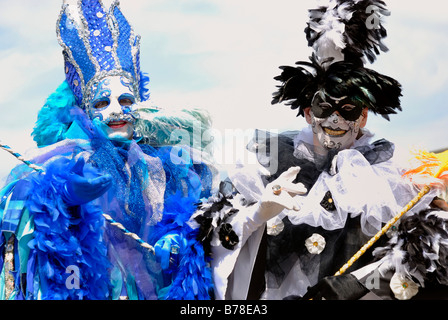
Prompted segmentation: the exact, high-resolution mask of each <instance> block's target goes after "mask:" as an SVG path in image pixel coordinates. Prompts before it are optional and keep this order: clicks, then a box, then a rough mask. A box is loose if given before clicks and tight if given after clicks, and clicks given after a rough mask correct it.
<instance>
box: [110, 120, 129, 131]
mask: <svg viewBox="0 0 448 320" xmlns="http://www.w3.org/2000/svg"><path fill="white" fill-rule="evenodd" d="M127 123H128V122H127V121H112V122H109V124H108V126H109V127H110V128H112V129H119V128H123V127H124V126H125V125H126V124H127Z"/></svg>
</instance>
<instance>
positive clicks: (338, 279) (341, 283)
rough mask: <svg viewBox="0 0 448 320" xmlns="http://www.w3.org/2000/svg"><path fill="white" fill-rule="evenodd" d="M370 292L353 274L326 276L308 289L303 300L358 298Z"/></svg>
mask: <svg viewBox="0 0 448 320" xmlns="http://www.w3.org/2000/svg"><path fill="white" fill-rule="evenodd" d="M368 292H369V290H367V288H366V287H364V286H363V285H362V284H361V283H360V282H359V281H358V279H356V277H355V276H354V275H352V274H343V275H340V276H330V277H325V278H323V279H322V280H320V281H319V282H318V283H317V284H316V285H315V286H313V287H311V288H309V289H308V292H307V293H306V294H305V295H304V296H303V298H302V299H303V300H310V299H313V300H322V298H324V299H326V300H358V299H360V298H362V297H363V296H364V295H366V294H367V293H368Z"/></svg>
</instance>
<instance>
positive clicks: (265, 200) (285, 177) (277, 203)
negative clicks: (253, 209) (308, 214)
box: [258, 167, 308, 222]
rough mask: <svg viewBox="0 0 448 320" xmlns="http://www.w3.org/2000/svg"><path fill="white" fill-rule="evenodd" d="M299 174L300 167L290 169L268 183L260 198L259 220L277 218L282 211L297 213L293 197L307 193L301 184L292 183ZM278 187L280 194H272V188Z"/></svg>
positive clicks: (297, 208)
mask: <svg viewBox="0 0 448 320" xmlns="http://www.w3.org/2000/svg"><path fill="white" fill-rule="evenodd" d="M299 172H300V167H291V168H289V169H288V170H287V171H285V172H283V173H282V174H281V175H280V176H279V177H278V178H277V179H276V180H274V181H273V182H271V183H269V184H268V185H267V186H266V188H265V190H264V192H263V195H262V197H261V203H260V209H259V213H258V215H259V218H261V219H262V220H264V222H266V221H268V220H270V219H271V218H273V217H275V216H277V215H278V214H279V213H280V212H282V211H283V210H284V209H288V210H295V211H299V210H300V208H299V206H298V205H297V203H296V201H295V200H294V198H293V196H295V195H299V194H300V195H303V194H306V193H307V192H308V191H307V189H306V188H305V186H304V185H303V184H302V183H293V182H292V181H294V180H295V179H296V177H297V174H298V173H299ZM274 186H280V187H281V192H280V194H278V195H276V194H274V191H273V189H272V187H274Z"/></svg>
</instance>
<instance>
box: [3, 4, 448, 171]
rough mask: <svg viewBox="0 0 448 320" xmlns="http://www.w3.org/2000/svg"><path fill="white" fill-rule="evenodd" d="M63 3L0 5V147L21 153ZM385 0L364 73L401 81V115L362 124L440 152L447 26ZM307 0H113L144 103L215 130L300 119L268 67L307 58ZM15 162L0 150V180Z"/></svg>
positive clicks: (401, 142)
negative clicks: (206, 119) (192, 110)
mask: <svg viewBox="0 0 448 320" xmlns="http://www.w3.org/2000/svg"><path fill="white" fill-rule="evenodd" d="M61 3H62V1H55V0H39V2H38V5H37V1H35V0H21V1H9V0H0V7H1V8H2V9H1V11H0V70H1V71H2V76H1V78H0V97H1V99H0V112H1V115H2V120H3V121H2V124H1V126H0V140H2V141H3V142H5V143H7V144H10V145H11V146H14V147H15V148H16V149H17V150H19V151H20V152H22V153H24V152H26V150H28V149H29V148H32V147H33V141H32V139H31V137H30V134H31V131H32V128H33V126H34V122H35V121H36V116H37V112H38V110H39V109H40V108H41V106H42V105H43V103H44V101H45V99H46V97H47V96H48V95H49V94H50V93H51V92H53V91H54V90H55V89H56V87H57V86H58V85H59V84H60V83H61V82H62V81H63V79H64V72H63V60H62V54H61V49H60V47H59V45H58V43H57V40H56V31H55V30H56V28H55V26H56V20H57V16H58V14H59V11H60V7H61ZM424 3H425V7H422V2H421V1H419V2H417V1H416V0H410V1H403V0H389V1H387V4H388V7H389V9H390V10H391V11H392V15H391V16H390V17H388V18H387V20H386V28H387V30H388V33H389V37H388V38H387V39H386V41H385V42H386V44H387V46H388V47H389V49H390V51H389V52H388V53H385V54H381V55H380V56H379V58H378V59H377V62H376V63H375V64H374V65H368V66H367V67H370V68H373V69H375V70H376V71H378V72H381V73H384V74H386V75H389V76H391V77H393V78H395V79H397V80H398V81H400V82H401V84H402V85H403V89H404V90H403V94H404V96H403V98H402V106H403V112H401V113H400V114H398V115H393V116H392V117H391V121H390V122H387V121H386V120H384V119H382V118H381V117H376V116H374V115H373V114H371V115H370V117H369V120H368V124H367V127H368V128H369V129H370V130H371V131H373V132H375V133H376V134H377V136H378V138H381V137H385V138H387V139H389V140H391V141H393V142H395V143H396V144H397V145H398V146H399V148H400V150H408V149H409V148H412V147H421V148H425V149H429V150H434V149H440V148H448V139H447V138H446V136H447V134H446V133H445V132H446V130H445V129H446V128H447V127H448V112H447V111H446V107H447V106H446V101H447V100H448V99H447V98H448V93H447V90H446V89H447V88H448V72H447V71H448V59H447V58H446V52H448V19H447V17H446V12H447V10H446V9H447V7H448V5H446V2H445V1H443V0H427V1H425V2H424ZM315 5H316V1H314V0H301V1H297V0H269V1H268V0H263V1H255V0H244V1H240V0H225V1H222V0H122V1H121V7H122V10H123V12H124V13H125V15H126V16H127V17H128V19H129V20H130V22H131V23H132V25H133V26H134V28H135V30H136V31H137V32H138V33H139V34H140V35H141V36H142V47H141V59H142V61H141V65H142V69H143V70H144V71H145V72H147V73H149V75H150V78H151V83H150V91H151V104H154V105H158V106H160V107H164V108H171V107H172V108H179V107H200V108H204V109H208V110H209V111H210V113H211V115H212V117H213V119H214V124H215V127H216V128H217V129H218V130H225V129H228V130H231V129H240V130H250V129H255V128H262V129H271V130H289V129H300V128H302V127H304V126H305V125H306V124H305V121H304V120H303V119H302V118H296V117H295V111H291V110H289V109H288V108H287V107H285V106H281V105H276V106H271V105H270V101H271V95H272V92H274V91H275V90H276V89H275V86H276V84H277V83H276V82H275V81H274V80H273V77H274V76H276V75H277V74H278V71H279V69H278V66H280V65H292V64H294V62H295V61H297V60H306V59H307V58H308V56H309V54H310V50H309V48H308V47H307V43H306V40H305V35H304V33H303V29H304V28H305V25H306V21H307V9H308V8H311V7H315ZM16 164H17V162H16V160H15V159H13V158H12V157H11V156H10V155H8V154H4V153H0V179H1V178H2V177H3V176H4V175H6V174H7V173H8V172H9V170H10V169H11V168H12V167H13V166H14V165H16Z"/></svg>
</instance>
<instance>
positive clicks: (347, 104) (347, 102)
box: [311, 91, 363, 121]
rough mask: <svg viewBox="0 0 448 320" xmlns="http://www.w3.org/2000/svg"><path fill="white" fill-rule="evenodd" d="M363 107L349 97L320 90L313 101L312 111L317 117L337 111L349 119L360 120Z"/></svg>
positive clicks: (325, 116)
mask: <svg viewBox="0 0 448 320" xmlns="http://www.w3.org/2000/svg"><path fill="white" fill-rule="evenodd" d="M362 110H363V107H362V106H361V105H359V104H354V103H353V100H352V99H350V98H348V97H342V98H339V99H337V98H333V97H330V96H329V95H327V94H325V93H324V92H322V91H319V92H317V93H316V94H315V96H314V98H313V101H312V103H311V111H312V112H313V114H314V116H315V117H316V118H321V119H323V118H328V117H329V116H331V115H332V114H333V113H334V112H335V111H337V112H339V114H340V115H341V116H342V117H343V118H344V119H345V120H347V121H355V120H358V119H359V117H360V116H361V114H362Z"/></svg>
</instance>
